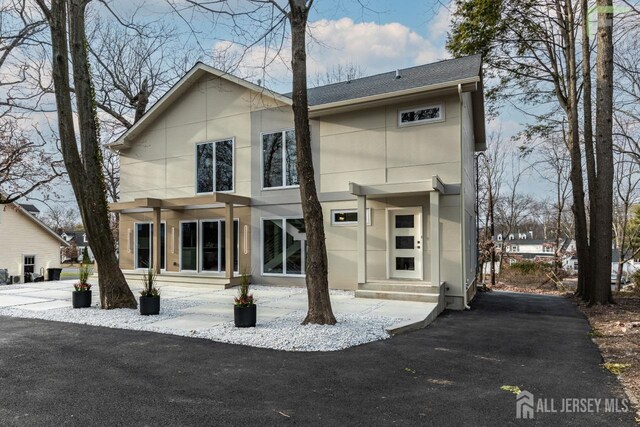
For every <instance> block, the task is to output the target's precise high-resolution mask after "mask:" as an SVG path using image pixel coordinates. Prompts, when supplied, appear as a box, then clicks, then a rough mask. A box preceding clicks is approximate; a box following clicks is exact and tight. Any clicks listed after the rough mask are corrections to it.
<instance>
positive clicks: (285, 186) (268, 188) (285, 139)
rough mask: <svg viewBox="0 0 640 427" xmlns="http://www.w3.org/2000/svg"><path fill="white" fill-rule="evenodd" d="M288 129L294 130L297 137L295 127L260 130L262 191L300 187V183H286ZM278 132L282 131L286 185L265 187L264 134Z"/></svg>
mask: <svg viewBox="0 0 640 427" xmlns="http://www.w3.org/2000/svg"><path fill="white" fill-rule="evenodd" d="M288 131H292V132H293V135H294V138H295V132H296V131H295V129H294V128H283V129H276V130H270V131H262V132H260V190H261V191H271V190H286V189H291V188H300V184H294V185H286V182H287V167H286V166H287V165H286V164H285V162H286V160H287V153H286V151H287V136H286V133H287V132H288ZM276 133H281V134H282V147H281V150H282V183H283V184H284V185H279V186H273V187H265V186H264V136H265V135H273V134H276ZM297 156H298V149H297V148H296V158H297ZM297 173H298V172H297V170H296V175H297ZM298 182H300V177H298Z"/></svg>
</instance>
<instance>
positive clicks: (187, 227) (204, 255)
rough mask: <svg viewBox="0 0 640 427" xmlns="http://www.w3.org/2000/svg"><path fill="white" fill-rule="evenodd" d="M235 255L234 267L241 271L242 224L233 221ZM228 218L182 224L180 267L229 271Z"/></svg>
mask: <svg viewBox="0 0 640 427" xmlns="http://www.w3.org/2000/svg"><path fill="white" fill-rule="evenodd" d="M233 230H234V234H235V245H236V248H235V256H234V259H233V270H234V271H238V260H239V258H240V224H239V222H238V220H234V221H233ZM225 247H226V245H225V221H224V220H219V219H216V220H203V221H200V223H199V225H198V222H196V221H189V222H182V223H181V224H180V269H181V270H183V271H206V272H222V271H225V265H226V252H225Z"/></svg>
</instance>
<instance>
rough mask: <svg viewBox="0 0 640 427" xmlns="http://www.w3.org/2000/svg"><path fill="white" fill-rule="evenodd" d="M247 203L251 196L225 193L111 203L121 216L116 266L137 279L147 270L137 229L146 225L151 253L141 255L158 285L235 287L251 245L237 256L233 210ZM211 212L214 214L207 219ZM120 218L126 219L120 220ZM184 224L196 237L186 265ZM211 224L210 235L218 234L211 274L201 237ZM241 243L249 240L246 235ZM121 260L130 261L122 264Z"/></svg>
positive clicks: (236, 223) (237, 232)
mask: <svg viewBox="0 0 640 427" xmlns="http://www.w3.org/2000/svg"><path fill="white" fill-rule="evenodd" d="M250 205H251V199H250V198H249V197H244V196H238V195H234V194H228V193H212V194H207V195H201V196H194V197H180V198H168V199H159V198H137V199H135V200H133V201H127V202H118V203H112V204H111V205H110V209H111V211H112V212H118V213H120V214H121V230H120V253H121V262H120V265H121V268H123V272H124V273H125V276H127V278H128V279H137V280H139V279H141V276H142V274H143V272H144V271H146V268H147V267H146V263H145V265H144V268H142V267H141V266H140V265H138V258H137V256H138V253H137V252H138V243H139V242H138V235H137V226H138V225H139V224H143V225H144V224H146V223H148V224H149V225H150V227H149V229H150V231H149V232H148V234H150V237H151V239H149V240H150V242H149V243H150V248H149V249H150V250H149V251H148V255H147V253H146V251H145V256H148V259H149V261H148V268H150V269H152V270H153V271H154V272H155V274H156V275H157V281H158V283H159V284H161V285H163V284H179V283H182V284H207V285H213V286H217V287H224V288H226V287H230V286H235V285H237V284H238V283H239V279H240V277H239V275H238V273H239V272H242V271H245V270H246V269H247V268H246V267H247V262H246V259H245V261H244V263H243V262H242V259H243V256H244V257H245V258H246V257H247V256H249V255H248V254H249V247H248V245H246V244H245V248H244V255H243V254H242V253H241V252H240V248H239V246H240V240H241V239H240V235H241V226H240V219H239V218H237V217H236V215H234V212H237V211H238V209H237V208H245V207H249V206H250ZM221 211H222V212H221ZM212 212H214V213H215V214H216V215H211V213H212ZM220 213H222V215H220ZM141 215H144V218H145V219H144V220H140V219H135V218H140V216H141ZM123 218H127V220H126V221H123ZM205 218H206V219H205ZM149 219H150V220H149ZM184 223H188V224H189V225H192V227H190V228H191V229H193V233H194V236H193V237H192V238H191V240H192V241H193V243H191V246H192V247H191V248H190V250H191V251H190V253H189V257H188V259H189V260H191V261H189V262H187V261H185V259H187V255H186V254H185V253H183V250H184V248H183V245H184V241H183V239H184V237H183V235H182V234H183V228H184V225H185V224H184ZM210 223H214V225H215V228H214V229H213V232H215V233H218V234H216V238H215V239H213V240H214V241H215V245H216V246H215V248H214V251H216V261H215V266H216V268H215V271H210V270H212V268H206V266H205V265H204V264H203V262H204V260H203V257H204V255H205V253H204V249H203V248H204V246H205V242H204V237H203V236H204V235H205V234H211V232H212V230H211V229H209V228H207V229H206V230H205V227H204V224H210ZM244 223H245V225H244V227H245V230H244V234H247V233H248V232H249V231H248V225H247V224H249V221H246V220H245V221H244ZM123 224H124V225H123ZM134 226H135V227H136V229H135V230H134ZM153 230H161V232H157V231H156V232H153ZM176 231H177V232H176ZM176 238H177V245H176ZM245 240H246V241H249V240H248V238H246V237H245ZM245 243H246V242H245ZM218 252H220V253H219V254H218ZM123 256H124V258H126V259H127V260H128V261H123ZM169 261H171V262H169Z"/></svg>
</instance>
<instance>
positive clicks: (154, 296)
mask: <svg viewBox="0 0 640 427" xmlns="http://www.w3.org/2000/svg"><path fill="white" fill-rule="evenodd" d="M155 283H156V274H155V273H154V272H153V270H151V269H149V270H147V272H146V273H145V274H144V275H143V276H142V285H143V289H142V291H141V292H140V314H142V315H143V316H149V315H155V314H160V290H158V289H157V288H156V287H155Z"/></svg>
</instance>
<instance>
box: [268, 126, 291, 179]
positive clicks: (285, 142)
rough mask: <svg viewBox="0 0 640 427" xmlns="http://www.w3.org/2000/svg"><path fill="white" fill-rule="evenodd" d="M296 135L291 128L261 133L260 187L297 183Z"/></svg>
mask: <svg viewBox="0 0 640 427" xmlns="http://www.w3.org/2000/svg"><path fill="white" fill-rule="evenodd" d="M296 158H297V153H296V137H295V133H294V131H293V130H285V131H281V132H274V133H265V134H263V135H262V187H263V188H277V187H290V186H294V185H298V171H297V169H296Z"/></svg>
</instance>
